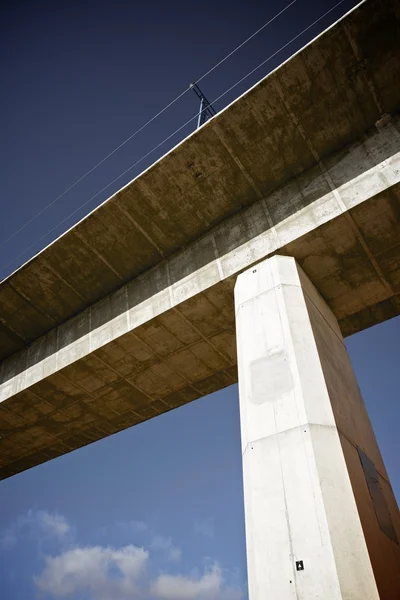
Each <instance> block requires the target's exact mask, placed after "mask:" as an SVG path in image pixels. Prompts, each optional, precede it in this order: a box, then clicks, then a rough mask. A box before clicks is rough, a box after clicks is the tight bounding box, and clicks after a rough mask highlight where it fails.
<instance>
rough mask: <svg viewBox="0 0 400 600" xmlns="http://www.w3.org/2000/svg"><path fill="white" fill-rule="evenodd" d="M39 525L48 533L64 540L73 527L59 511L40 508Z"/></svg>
mask: <svg viewBox="0 0 400 600" xmlns="http://www.w3.org/2000/svg"><path fill="white" fill-rule="evenodd" d="M36 519H37V521H38V524H39V526H40V527H41V528H42V529H43V531H44V532H45V533H47V534H48V535H50V536H52V537H55V538H57V539H58V540H62V539H63V538H65V537H66V536H67V535H69V534H70V533H71V527H70V525H69V523H68V521H67V519H66V518H65V517H64V516H63V515H60V514H58V513H48V512H46V511H45V510H40V511H38V512H37V513H36Z"/></svg>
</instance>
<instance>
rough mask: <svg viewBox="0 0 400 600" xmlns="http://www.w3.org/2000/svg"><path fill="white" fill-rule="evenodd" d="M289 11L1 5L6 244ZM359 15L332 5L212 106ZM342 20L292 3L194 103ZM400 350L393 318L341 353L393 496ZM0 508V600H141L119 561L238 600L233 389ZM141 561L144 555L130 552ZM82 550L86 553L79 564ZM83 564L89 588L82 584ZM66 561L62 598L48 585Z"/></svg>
mask: <svg viewBox="0 0 400 600" xmlns="http://www.w3.org/2000/svg"><path fill="white" fill-rule="evenodd" d="M288 3H289V0H287V1H277V0H275V1H271V2H249V1H244V0H241V1H239V0H238V1H236V2H235V1H234V2H227V1H221V2H219V3H208V4H205V5H204V6H203V7H201V5H200V3H198V2H185V3H184V2H174V1H170V2H152V3H146V2H142V3H139V2H127V1H125V2H118V1H114V2H110V1H106V2H99V1H97V2H93V1H90V0H88V1H83V2H74V1H71V2H68V3H66V2H56V3H55V2H40V1H36V2H29V3H28V2H26V3H24V2H19V3H16V2H4V3H3V4H2V7H1V9H0V11H1V15H0V22H1V36H0V45H1V49H0V61H1V73H2V93H1V95H0V119H1V132H2V135H1V139H0V152H1V160H0V170H1V183H2V193H1V195H0V204H1V206H0V244H2V243H4V242H5V240H7V238H9V236H11V235H12V234H13V232H14V231H16V230H17V229H19V228H20V227H21V226H22V225H23V224H24V223H25V222H26V221H28V220H30V219H31V218H32V217H33V216H34V215H35V214H37V212H38V211H40V210H41V209H43V208H44V207H45V206H46V205H47V204H48V203H49V202H52V201H53V200H54V199H55V198H56V197H57V196H58V195H59V194H60V193H62V192H63V191H64V190H65V189H66V188H68V187H69V186H70V185H71V184H72V183H73V182H74V181H75V180H76V179H78V178H79V177H80V176H81V175H82V174H84V173H85V172H86V171H87V170H88V169H90V168H91V167H92V166H93V165H94V164H96V163H97V162H98V161H99V160H101V159H102V158H103V157H104V156H105V155H106V154H108V153H109V152H110V151H112V150H113V148H115V146H117V145H118V144H120V143H121V142H122V141H123V140H124V139H125V138H126V137H127V136H129V135H130V134H131V133H133V132H134V131H135V130H136V129H137V128H138V127H140V126H141V125H142V124H143V123H144V122H146V121H147V120H148V119H150V118H151V117H152V116H153V115H154V114H155V113H156V112H158V111H159V110H160V109H161V108H163V106H164V105H165V104H167V103H168V102H170V101H171V100H172V99H173V98H174V97H175V96H177V95H178V94H179V93H180V92H182V91H183V90H185V89H186V88H187V86H188V84H189V83H190V81H192V80H193V79H196V78H198V77H199V76H201V75H202V74H203V73H204V72H206V71H207V70H208V69H210V68H211V67H212V66H213V65H214V64H215V63H216V62H218V61H219V60H221V59H222V58H223V57H224V56H225V55H226V54H228V53H229V52H230V51H231V50H232V49H233V48H235V47H236V46H237V45H238V44H240V43H241V42H242V41H243V40H244V39H246V38H247V37H248V36H249V35H250V34H251V33H253V32H254V31H255V30H256V29H258V28H259V27H260V26H261V25H262V24H263V23H265V22H266V21H267V20H268V19H269V18H271V17H272V16H273V15H274V14H276V13H277V12H279V11H280V10H282V9H283V8H284V7H285V6H286V5H287V4H288ZM354 4H356V3H355V2H351V1H344V2H342V3H341V4H340V6H339V7H337V8H336V9H335V10H333V11H332V12H331V13H330V14H329V15H328V16H327V17H326V18H324V19H323V20H321V21H320V22H319V23H318V24H317V25H315V26H314V27H312V28H311V29H309V30H308V31H307V32H306V33H305V34H303V35H302V36H300V37H299V38H298V39H297V40H296V41H295V42H293V43H292V44H290V45H289V46H288V47H287V48H286V49H285V50H284V51H282V52H280V53H278V54H277V56H276V57H275V58H274V59H272V60H271V61H269V62H268V63H267V64H266V65H265V66H264V67H263V68H261V69H260V70H259V71H257V72H256V73H255V74H254V75H252V76H251V77H249V78H248V79H246V80H245V81H244V82H243V83H242V84H241V85H239V86H237V87H236V88H234V89H233V90H232V91H231V92H230V93H228V94H226V96H224V98H223V99H222V100H221V101H220V102H219V103H217V104H216V106H215V108H216V109H221V108H223V107H224V106H226V104H228V103H229V102H231V101H232V100H234V99H235V98H236V97H237V96H238V95H239V94H241V93H243V92H244V91H245V90H246V89H247V88H248V87H250V86H251V85H252V84H254V83H256V82H257V81H258V80H259V79H260V78H261V77H262V76H264V75H266V74H267V73H268V72H269V71H270V70H271V69H273V68H275V67H276V66H278V65H279V64H280V63H281V62H282V61H283V60H285V59H286V58H288V57H289V56H290V55H291V54H293V53H294V52H295V51H296V50H298V49H299V48H300V47H302V46H303V45H304V44H305V43H307V42H308V41H309V40H310V39H312V37H314V36H315V35H317V34H318V33H319V32H320V31H322V30H323V29H325V28H326V27H327V26H329V25H330V24H331V23H332V22H334V21H335V20H336V19H337V18H339V17H340V16H341V15H342V14H343V13H345V12H346V11H347V10H348V9H349V8H351V7H352V6H353V5H354ZM334 5H335V2H334V0H324V1H321V2H318V3H317V2H310V1H308V0H298V1H297V2H296V3H295V4H294V5H293V6H292V7H291V8H290V9H288V10H287V12H286V13H285V14H284V15H283V16H281V17H280V18H279V19H277V20H276V21H275V22H274V23H273V25H272V26H270V27H268V28H266V29H265V30H264V31H263V32H262V33H261V34H260V35H259V36H257V37H256V38H255V39H254V40H252V41H251V42H249V44H247V45H246V46H245V47H244V48H243V49H241V50H240V51H239V52H238V53H236V54H235V55H234V56H233V57H232V58H231V59H229V60H228V61H226V62H225V63H224V64H223V65H222V66H221V67H220V68H218V69H216V70H215V71H214V72H213V73H212V74H211V75H210V76H209V77H207V78H206V79H204V81H202V84H201V85H202V88H203V89H204V92H205V93H206V94H207V96H208V97H209V99H210V100H213V99H214V98H216V97H218V96H219V95H221V94H222V93H224V91H225V90H226V89H228V88H229V87H230V86H232V85H233V84H234V83H235V82H236V81H238V80H239V79H240V78H241V77H243V76H244V75H246V74H247V73H248V72H249V71H250V70H252V69H253V68H254V67H255V66H256V65H257V64H259V63H260V62H261V61H263V60H265V59H266V58H267V57H268V56H270V55H271V54H273V53H275V52H276V51H277V50H279V48H281V47H282V46H283V45H285V44H286V43H287V42H289V41H290V40H291V39H292V38H293V37H294V36H297V35H298V34H299V33H300V32H301V31H302V30H303V29H304V28H306V27H307V26H308V25H309V24H310V23H311V22H312V21H314V20H315V19H317V18H318V17H319V16H320V15H322V14H323V13H324V12H325V11H326V10H328V9H329V8H331V7H333V6H334ZM197 107H198V105H197V99H196V97H195V95H194V94H193V92H188V93H187V94H186V95H185V96H184V97H183V98H181V100H179V102H177V103H176V104H175V105H174V106H173V107H172V108H171V109H170V110H168V111H167V112H165V113H164V114H163V115H162V116H161V117H160V118H159V119H157V120H156V121H155V122H154V123H153V124H152V125H151V126H149V127H147V128H146V129H145V130H144V131H143V132H142V133H141V134H140V135H138V136H137V137H135V138H134V139H133V140H132V141H131V142H129V143H128V144H126V145H125V146H124V147H123V148H122V149H121V150H120V151H119V152H117V153H116V154H115V155H113V157H112V158H111V159H110V160H108V161H106V162H105V163H103V164H102V165H101V167H100V168H99V169H97V170H96V171H94V172H93V173H92V174H91V176H90V177H88V178H87V179H85V180H84V181H82V182H81V183H80V184H79V185H78V186H76V187H75V188H74V189H73V190H71V192H70V193H68V194H66V195H65V196H63V197H62V199H60V200H59V201H58V202H57V203H55V204H54V205H53V206H52V207H51V209H49V210H47V211H45V212H44V213H43V214H42V215H41V216H40V218H39V219H36V220H34V221H33V222H32V223H31V224H30V225H29V226H28V227H26V228H24V229H23V231H21V232H20V233H19V234H18V235H17V236H14V237H13V238H12V239H11V240H10V241H8V242H6V243H5V244H4V245H3V247H1V249H0V279H1V278H3V277H5V276H6V275H7V274H9V273H10V272H12V271H13V270H14V269H15V268H16V267H17V266H18V265H19V264H21V263H23V262H25V260H27V259H28V258H29V257H30V256H32V255H33V254H34V252H36V251H38V250H40V249H41V248H43V247H44V246H45V245H46V244H47V243H49V242H50V241H52V239H54V238H55V237H57V235H59V234H60V233H62V232H63V231H65V229H66V228H67V227H69V226H71V225H73V224H74V223H75V222H76V221H77V220H78V219H80V218H82V217H83V216H84V215H85V214H87V212H88V211H89V210H91V209H93V208H94V207H95V206H97V205H98V204H99V203H100V202H101V201H102V200H104V199H105V198H107V197H108V196H109V195H110V194H111V193H112V192H114V191H116V190H117V189H118V188H119V187H121V186H122V185H123V184H125V183H126V182H127V181H129V180H130V179H131V178H132V177H133V176H135V175H137V174H138V173H139V172H140V171H141V170H143V169H144V168H145V167H146V166H148V165H149V164H151V163H152V162H153V161H154V160H155V159H156V158H157V157H159V156H160V155H161V154H163V153H165V152H166V151H167V150H168V149H169V148H171V147H172V146H173V145H174V144H176V143H178V142H179V141H180V140H181V139H183V137H184V136H185V135H187V134H189V133H190V132H191V131H193V128H194V126H195V121H193V122H192V123H191V124H190V125H188V126H187V127H185V128H184V129H183V130H182V131H181V132H180V133H179V134H178V135H177V136H176V137H174V138H172V139H171V140H170V141H169V142H168V143H167V144H165V145H164V146H162V147H161V148H160V149H159V150H158V151H157V152H155V153H154V154H152V155H151V157H149V158H148V159H146V160H145V161H143V162H142V163H140V165H138V166H137V167H136V168H134V169H132V170H131V171H130V173H128V174H127V175H126V176H125V177H123V178H121V180H119V181H118V183H116V184H115V185H113V186H110V188H109V189H108V190H107V191H105V192H103V193H101V194H99V195H98V196H97V197H96V198H95V199H94V200H93V201H91V202H89V203H87V204H86V205H85V207H84V208H82V209H81V210H80V211H78V212H76V213H75V215H74V216H73V217H72V218H70V219H67V220H66V221H64V222H63V224H62V225H61V226H59V227H57V225H58V224H59V223H60V222H61V221H63V220H64V219H65V218H66V217H67V216H68V215H69V214H70V213H71V212H72V211H74V210H76V209H77V208H79V207H80V206H82V204H83V203H85V202H87V200H88V199H89V198H90V197H91V196H92V195H93V194H96V193H97V192H98V191H99V190H100V189H101V188H102V187H104V186H105V185H107V184H108V183H109V182H110V181H111V180H112V179H114V178H115V177H117V176H118V175H119V174H120V173H121V172H123V171H124V170H125V169H127V168H128V167H129V166H130V165H132V164H133V163H134V162H136V161H137V160H138V159H140V157H141V156H143V155H144V154H145V153H147V152H148V151H149V150H151V148H153V147H154V146H155V145H157V144H159V143H160V142H161V141H162V140H163V139H164V138H165V137H167V136H169V135H170V134H171V133H172V132H173V131H174V130H175V129H176V128H178V127H180V126H181V125H182V124H183V123H184V122H185V121H187V120H188V119H189V118H190V117H192V116H193V115H194V114H195V113H196V110H197ZM53 228H56V229H55V231H53V232H52V233H51V234H50V235H48V236H47V237H45V238H44V239H40V238H42V237H43V236H45V235H46V233H47V232H48V231H49V230H50V229H53ZM38 240H40V241H38ZM25 250H26V252H25V254H23V256H20V255H21V253H23V252H24V251H25ZM12 261H14V262H12ZM0 311H1V307H0ZM399 337H400V320H399V319H397V320H393V321H390V322H387V323H385V324H383V325H381V326H379V327H375V328H373V329H371V330H368V331H366V332H363V333H361V334H359V335H357V336H354V337H353V338H350V339H348V340H347V344H348V348H349V351H350V354H351V357H352V360H353V364H354V367H355V370H356V373H357V375H358V377H359V382H360V386H361V388H362V391H363V393H364V397H365V400H366V403H367V405H368V409H369V411H370V415H371V419H372V422H373V425H374V427H375V430H376V433H377V437H378V441H379V443H380V445H381V449H382V452H383V455H384V458H385V460H386V464H387V467H388V470H389V474H390V475H391V477H392V483H393V486H394V488H395V492H396V494H397V497H399V496H400V474H399V471H398V464H397V457H398V456H399V455H400V442H399V437H398V435H397V431H396V430H395V429H396V424H398V422H399V416H400V410H399V403H398V392H397V390H398V384H397V373H396V366H397V364H396V354H397V356H398V339H399ZM210 415H212V418H211V416H210ZM0 508H1V510H0V598H1V600H20V599H21V600H33V599H34V598H36V595H37V592H38V590H41V591H42V593H43V594H44V597H45V598H54V597H56V592H58V593H59V596H58V597H62V598H64V597H65V598H71V599H73V600H110V598H113V600H125V599H126V598H134V597H137V596H136V595H135V594H136V592H135V591H134V582H135V581H136V579H135V578H136V577H137V573H136V574H131V575H132V578H131V579H130V574H129V572H128V571H123V575H124V577H125V579H124V583H125V584H126V586H127V587H126V589H125V591H123V590H122V591H121V589H122V588H121V585H120V584H121V581H120V578H119V577H117V576H116V572H118V573H119V574H120V573H121V565H122V564H125V563H124V562H123V561H124V559H126V557H127V556H128V557H130V561H131V562H130V564H135V565H136V566H137V569H139V570H140V568H141V567H143V568H146V569H147V575H146V576H144V575H143V577H144V578H145V579H146V578H147V579H146V581H147V583H148V582H149V581H150V582H152V585H153V592H152V594H153V596H154V597H163V598H166V599H167V600H168V598H169V597H171V598H172V597H174V596H166V595H165V593H166V592H165V590H170V593H172V594H173V593H174V588H173V586H174V585H177V584H178V585H179V588H180V590H181V591H182V589H185V590H186V596H182V600H186V599H187V600H196V599H201V600H203V598H209V596H207V595H205V594H206V593H209V594H211V597H212V598H213V600H219V599H221V600H222V599H223V600H235V599H236V598H239V597H240V595H239V592H238V590H240V589H241V590H242V591H244V590H245V580H246V567H245V548H244V523H243V491H242V483H241V452H240V437H239V414H238V398H237V387H236V386H233V387H232V388H228V389H227V390H224V391H222V392H220V393H219V394H215V395H212V396H209V397H207V398H204V399H202V400H199V401H197V402H195V403H193V404H191V405H188V406H186V407H183V408H181V409H179V410H176V411H174V412H172V413H168V414H167V415H164V416H161V417H158V418H156V419H153V420H152V421H149V422H147V423H144V424H142V425H140V426H137V427H135V428H133V429H130V430H127V431H124V432H122V433H120V434H117V435H114V436H112V437H110V438H108V439H106V440H103V441H101V442H98V443H96V444H92V445H91V446H89V447H87V448H84V449H82V450H80V451H77V452H75V453H72V454H70V455H67V456H64V457H62V458H60V459H57V460H55V461H52V462H50V463H47V464H45V465H42V466H40V467H38V468H36V469H33V470H30V471H27V472H25V473H22V474H20V475H18V476H15V477H13V478H11V479H9V480H6V481H3V482H0ZM142 546H143V547H144V549H145V550H144V551H143V552H145V553H146V552H147V553H148V554H146V555H144V554H143V553H142V554H140V553H139V552H138V551H137V547H142ZM84 549H86V555H84V554H82V553H79V552H81V551H82V552H83V550H84ZM50 555H52V556H53V557H55V558H54V559H53V562H51V561H49V559H48V558H46V557H48V556H50ZM84 556H86V559H87V560H90V561H91V562H90V569H91V571H90V569H87V571H90V573H91V579H90V580H83V579H82V577H83V576H82V574H80V575H79V572H78V571H79V569H77V565H80V564H82V561H83V560H84ZM88 557H89V558H88ZM46 561H47V562H46ZM67 563H68V565H69V566H70V568H71V569H72V572H73V575H72V576H71V578H70V583H69V585H70V587H69V588H68V586H67V587H65V586H64V587H60V585H59V586H58V587H57V585H58V584H59V582H58V584H57V580H56V575H57V574H58V575H60V573H61V572H63V571H62V570H63V569H64V570H65V568H66V564H67ZM74 565H75V566H74ZM64 572H65V571H64ZM160 574H164V579H160ZM169 575H171V576H173V577H172V578H170V579H166V578H165V577H168V576H169ZM178 575H180V576H182V577H184V579H176V577H175V576H178ZM35 576H36V580H34V577H35ZM85 586H86V588H85ZM129 586H130V587H129ZM157 586H158V587H157ZM168 586H169V587H168ZM185 586H186V587H185ZM196 586H197V587H196ZM84 590H86V591H84ZM160 590H163V593H164V596H160V594H161V591H160ZM171 590H172V591H171ZM201 590H203V591H201ZM107 594H108V595H107ZM124 594H125V595H124ZM196 594H197V595H196ZM201 594H203V596H202V595H201ZM153 596H152V597H153ZM242 597H243V598H245V597H246V594H245V592H244V595H243V596H242Z"/></svg>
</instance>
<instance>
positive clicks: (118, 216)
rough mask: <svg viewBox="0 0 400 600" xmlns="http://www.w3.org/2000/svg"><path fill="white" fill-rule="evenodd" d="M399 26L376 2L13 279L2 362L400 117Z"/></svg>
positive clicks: (0, 331) (399, 13) (3, 299)
mask: <svg viewBox="0 0 400 600" xmlns="http://www.w3.org/2000/svg"><path fill="white" fill-rule="evenodd" d="M399 21H400V6H399V2H398V1H397V0H368V1H367V2H365V3H364V4H362V5H361V6H360V7H359V8H357V9H356V10H355V11H354V12H351V13H350V14H349V15H348V16H347V17H346V18H344V19H343V20H341V21H339V22H338V23H337V24H336V25H335V26H334V27H333V28H331V29H329V30H328V31H327V32H325V33H324V34H323V35H321V36H320V37H319V38H317V39H316V40H314V41H313V42H312V43H311V44H309V45H308V46H307V47H306V48H304V50H302V51H301V52H300V53H298V54H297V55H295V56H294V57H293V58H292V59H291V60H289V61H287V62H286V63H285V64H284V65H282V66H281V67H280V68H279V69H277V70H276V71H275V72H274V73H272V74H271V75H269V76H268V77H266V78H265V79H263V80H262V81H261V82H260V83H259V84H257V85H256V86H254V87H253V88H252V89H251V90H250V91H249V92H247V93H246V94H245V95H243V96H242V97H241V98H239V99H238V100H237V101H236V102H234V103H233V104H232V105H231V106H229V107H228V108H227V109H226V110H224V111H223V112H221V113H220V114H218V115H217V117H216V118H214V119H213V120H212V121H210V122H208V123H207V124H206V125H205V126H204V127H203V128H202V129H201V130H199V131H197V132H196V133H195V134H193V135H192V136H190V137H189V138H188V139H186V140H185V141H184V142H183V143H182V144H180V145H179V146H177V147H176V148H175V149H174V150H172V151H171V152H169V153H168V154H167V155H166V156H165V157H164V158H163V159H162V160H160V161H158V162H157V163H156V164H154V165H153V166H152V167H151V168H150V169H148V170H147V171H146V172H145V173H143V174H142V175H141V176H140V177H138V178H136V179H135V180H134V181H132V182H131V183H130V184H128V185H127V186H126V187H125V188H123V189H122V190H121V191H119V192H118V193H117V194H115V195H114V196H113V197H112V198H110V200H108V201H107V202H106V203H104V204H103V205H102V206H101V207H100V208H98V209H96V210H95V211H94V212H93V213H92V214H91V215H90V216H89V217H87V218H85V219H84V220H83V221H81V222H80V223H79V224H78V225H77V226H76V227H74V228H72V229H71V230H70V231H69V232H67V233H66V234H65V235H63V236H62V237H61V238H59V239H58V240H57V241H56V242H55V243H54V244H52V245H51V246H50V247H48V248H47V249H46V250H44V251H43V252H41V253H40V254H39V255H38V256H36V257H35V258H33V259H32V260H31V261H29V262H28V263H27V264H26V265H24V266H23V267H22V268H20V269H19V270H18V271H17V272H15V273H14V274H13V275H12V276H11V277H10V278H8V279H6V280H5V281H4V282H3V283H2V284H1V286H0V305H1V310H0V359H2V358H5V357H6V356H9V355H10V354H12V353H14V352H16V351H17V350H19V349H20V348H22V347H24V346H26V345H28V344H29V343H31V342H33V341H34V340H36V339H37V338H38V337H40V336H41V335H43V334H44V333H46V332H47V331H50V330H51V329H53V328H54V327H55V326H58V325H60V324H61V323H63V322H65V321H66V320H67V319H68V318H70V317H71V316H73V315H74V314H77V313H78V312H79V311H81V310H83V309H84V308H86V307H88V306H90V305H91V304H92V303H93V302H95V301H97V300H99V299H101V298H103V297H105V296H106V295H108V294H109V293H110V292H112V291H113V290H115V289H117V288H119V287H120V286H121V285H122V284H123V283H125V282H127V281H129V280H130V279H131V278H133V277H134V276H136V275H138V274H139V273H143V272H145V271H146V270H147V269H149V268H151V267H152V266H154V265H155V264H156V263H158V262H160V261H161V260H163V259H164V258H166V257H167V256H169V255H171V254H172V253H173V252H175V251H176V250H178V249H179V248H181V247H182V246H184V245H186V244H187V243H188V242H190V241H191V240H195V239H197V238H198V237H199V236H200V235H202V234H203V233H204V232H205V231H207V230H209V229H210V228H211V227H213V226H214V225H216V224H217V223H219V222H220V221H222V220H223V219H225V218H226V217H227V216H229V215H231V214H233V213H235V212H236V211H238V210H239V209H241V208H242V207H244V206H249V205H251V204H253V203H254V202H256V201H257V200H258V199H259V198H260V197H266V196H267V195H269V194H270V193H271V192H272V191H273V190H275V189H278V188H279V187H281V186H282V185H284V184H285V183H286V182H287V181H289V180H290V179H291V178H293V177H295V176H297V175H298V174H300V173H302V172H303V171H305V170H307V169H309V168H310V167H311V166H312V165H314V164H315V162H316V160H318V159H319V158H323V157H326V156H328V155H329V154H330V153H332V152H333V151H335V150H337V149H339V148H343V147H345V146H346V145H347V144H348V143H351V142H353V141H355V140H357V139H359V137H360V136H361V135H362V134H363V133H364V132H365V131H366V130H367V129H368V128H369V127H372V126H373V125H374V124H375V122H376V121H378V120H379V119H380V118H381V117H382V115H384V114H385V113H391V112H393V111H394V110H397V109H398V107H399V104H400V86H399V85H398V82H399V80H400V42H399V37H400V36H399ZM33 193H34V191H33ZM272 218H273V216H272ZM274 224H276V220H274Z"/></svg>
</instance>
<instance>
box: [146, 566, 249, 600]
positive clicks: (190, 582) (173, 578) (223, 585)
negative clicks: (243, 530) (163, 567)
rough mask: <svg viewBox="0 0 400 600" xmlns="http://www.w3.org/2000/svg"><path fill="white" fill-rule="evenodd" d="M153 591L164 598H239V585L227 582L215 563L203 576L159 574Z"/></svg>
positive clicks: (178, 599)
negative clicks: (232, 585) (235, 585)
mask: <svg viewBox="0 0 400 600" xmlns="http://www.w3.org/2000/svg"><path fill="white" fill-rule="evenodd" d="M151 593H152V595H153V596H155V597H156V598H160V599H162V600H239V599H240V598H241V597H242V594H241V591H240V589H239V588H237V587H231V586H229V585H228V584H227V582H226V580H225V578H224V576H223V573H222V569H221V568H220V567H219V565H217V564H214V565H213V566H212V567H211V568H210V569H208V570H207V571H206V572H205V573H204V574H203V575H202V576H196V575H193V576H191V577H187V576H183V575H166V574H164V575H159V576H158V577H157V579H156V580H155V581H154V582H153V584H152V585H151Z"/></svg>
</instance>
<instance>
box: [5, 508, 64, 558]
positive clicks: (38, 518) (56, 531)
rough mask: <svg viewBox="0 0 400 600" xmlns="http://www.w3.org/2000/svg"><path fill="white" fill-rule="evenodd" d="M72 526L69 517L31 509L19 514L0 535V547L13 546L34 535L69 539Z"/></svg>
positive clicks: (40, 537) (38, 537) (59, 539)
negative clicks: (24, 513)
mask: <svg viewBox="0 0 400 600" xmlns="http://www.w3.org/2000/svg"><path fill="white" fill-rule="evenodd" d="M71 535H72V528H71V526H70V525H69V523H68V521H67V519H66V518H65V517H64V516H63V515H60V514H59V513H56V512H52V513H50V512H47V511H45V510H38V511H35V510H29V511H28V512H27V513H26V515H21V516H19V517H18V518H17V519H16V520H15V522H14V523H12V524H11V525H10V527H9V528H8V529H7V530H6V531H5V532H4V533H3V535H2V536H1V537H0V548H2V549H3V550H7V549H10V548H13V547H14V546H15V545H16V544H17V543H18V541H19V540H21V539H23V538H26V537H34V538H36V539H38V540H44V539H55V540H57V541H58V542H61V541H63V540H66V539H68V538H69V537H70V536H71Z"/></svg>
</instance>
